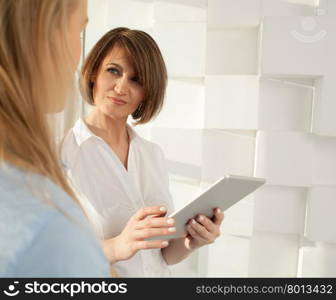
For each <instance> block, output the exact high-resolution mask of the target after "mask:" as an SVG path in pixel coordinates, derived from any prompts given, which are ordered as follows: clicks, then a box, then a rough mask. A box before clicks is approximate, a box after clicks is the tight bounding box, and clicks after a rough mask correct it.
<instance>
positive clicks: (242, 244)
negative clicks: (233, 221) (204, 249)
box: [207, 234, 250, 277]
mask: <svg viewBox="0 0 336 300" xmlns="http://www.w3.org/2000/svg"><path fill="white" fill-rule="evenodd" d="M208 251H209V252H208V274H207V276H209V277H247V276H248V272H247V270H248V264H249V256H250V240H249V239H248V238H243V237H235V236H231V235H228V234H223V235H222V236H221V237H220V238H218V240H217V241H216V244H213V245H211V246H209V250H208Z"/></svg>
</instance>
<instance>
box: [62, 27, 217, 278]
mask: <svg viewBox="0 0 336 300" xmlns="http://www.w3.org/2000/svg"><path fill="white" fill-rule="evenodd" d="M166 82H167V72H166V67H165V64H164V61H163V58H162V55H161V53H160V50H159V48H158V46H157V45H156V43H155V41H154V40H153V39H152V38H151V37H150V36H149V35H148V34H146V33H145V32H143V31H139V30H130V29H127V28H116V29H114V30H111V31H109V32H108V33H106V34H105V35H104V36H103V37H102V38H101V39H100V40H99V41H98V42H97V44H96V45H95V46H94V47H93V49H92V50H91V52H90V54H89V55H88V57H87V59H86V61H85V63H84V66H83V69H82V92H83V96H84V97H85V99H86V100H87V102H88V103H89V104H91V105H92V110H91V112H90V113H89V114H88V115H87V116H86V118H85V119H80V120H78V121H77V123H76V124H75V126H74V127H73V128H72V129H71V130H70V132H69V134H68V135H67V137H66V138H65V140H64V144H63V150H62V158H63V162H64V164H65V166H66V167H67V169H68V174H69V177H70V179H71V181H72V184H73V186H74V187H75V189H76V190H77V191H78V194H79V198H80V199H81V202H82V205H83V207H85V211H86V213H87V215H88V217H89V219H90V220H91V222H92V224H93V227H94V229H95V231H96V232H97V234H98V235H99V237H100V238H101V239H102V241H103V242H102V243H103V247H104V251H105V253H106V255H107V257H108V259H109V261H110V263H111V264H113V267H114V268H115V269H116V271H117V273H118V275H119V276H122V277H128V276H132V277H162V276H169V275H170V274H169V270H168V268H167V265H170V264H175V263H178V262H180V261H181V260H183V259H184V258H186V257H187V256H188V255H189V254H190V253H191V252H192V251H194V250H195V249H197V248H199V247H201V246H204V245H207V244H209V243H213V242H214V241H215V239H216V238H217V237H218V236H219V228H220V224H221V222H222V220H223V214H222V213H221V212H220V211H218V210H215V211H214V217H213V219H209V218H207V217H205V216H198V217H197V219H196V220H190V224H189V225H188V233H189V234H188V236H187V237H184V238H180V239H174V240H171V241H169V242H168V240H167V239H164V238H163V239H161V240H158V241H148V240H146V239H147V238H150V237H155V236H160V235H170V234H171V233H172V232H174V230H175V228H174V220H173V219H169V218H167V217H165V215H166V213H170V212H172V210H173V205H172V200H171V196H170V193H169V186H168V174H167V170H166V168H165V159H164V156H163V153H162V151H161V149H160V148H159V147H158V146H157V145H155V144H153V143H151V142H149V141H146V140H145V139H143V138H141V137H140V136H139V135H137V133H136V132H135V131H134V130H133V129H132V128H131V127H130V126H129V125H127V119H128V118H129V117H132V118H133V120H135V123H136V124H144V123H147V122H149V121H150V120H151V119H153V118H154V117H155V116H156V115H157V114H158V113H159V111H160V109H161V107H162V104H163V99H164V94H165V89H166ZM176 146H177V147H178V145H176Z"/></svg>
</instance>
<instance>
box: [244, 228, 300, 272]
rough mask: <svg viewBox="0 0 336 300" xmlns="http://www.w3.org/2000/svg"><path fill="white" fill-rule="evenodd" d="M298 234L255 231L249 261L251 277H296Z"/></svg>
mask: <svg viewBox="0 0 336 300" xmlns="http://www.w3.org/2000/svg"><path fill="white" fill-rule="evenodd" d="M298 250H299V237H298V235H291V234H280V233H265V232H259V231H258V232H257V231H256V232H254V233H253V237H252V240H251V253H250V262H249V273H248V275H249V276H250V277H296V275H297V263H298Z"/></svg>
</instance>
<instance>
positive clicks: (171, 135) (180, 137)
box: [151, 128, 202, 166]
mask: <svg viewBox="0 0 336 300" xmlns="http://www.w3.org/2000/svg"><path fill="white" fill-rule="evenodd" d="M151 140H152V141H153V142H155V143H158V144H159V145H160V146H161V147H162V148H163V149H164V153H165V156H166V159H168V160H172V161H178V162H184V163H187V164H190V165H194V166H201V165H202V130H197V129H179V130H175V129H169V128H152V129H151Z"/></svg>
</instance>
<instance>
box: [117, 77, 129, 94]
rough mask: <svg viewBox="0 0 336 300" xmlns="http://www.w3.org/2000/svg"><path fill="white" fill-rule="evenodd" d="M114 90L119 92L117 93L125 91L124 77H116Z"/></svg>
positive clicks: (125, 80)
mask: <svg viewBox="0 0 336 300" xmlns="http://www.w3.org/2000/svg"><path fill="white" fill-rule="evenodd" d="M114 90H115V91H116V92H117V93H118V94H119V95H124V94H126V92H127V79H126V78H123V77H121V78H118V79H117V81H116V83H115V86H114Z"/></svg>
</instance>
